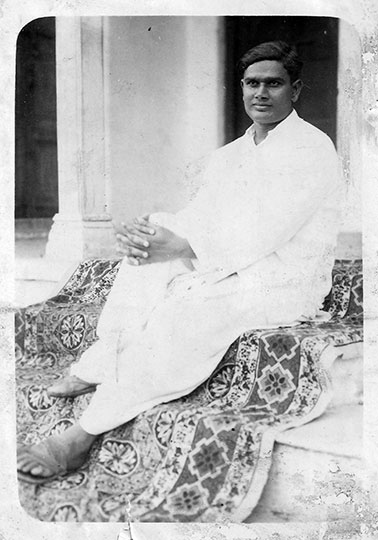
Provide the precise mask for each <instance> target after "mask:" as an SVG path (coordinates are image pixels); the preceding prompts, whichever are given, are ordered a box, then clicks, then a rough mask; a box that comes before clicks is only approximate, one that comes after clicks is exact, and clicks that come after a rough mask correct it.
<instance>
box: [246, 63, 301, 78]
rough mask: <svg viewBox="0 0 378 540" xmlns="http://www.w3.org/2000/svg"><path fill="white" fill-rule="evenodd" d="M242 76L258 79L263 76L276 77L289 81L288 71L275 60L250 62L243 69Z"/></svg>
mask: <svg viewBox="0 0 378 540" xmlns="http://www.w3.org/2000/svg"><path fill="white" fill-rule="evenodd" d="M244 78H245V79H246V78H253V79H259V80H260V79H265V78H269V79H271V78H274V79H276V78H277V79H283V80H285V81H290V77H289V74H288V72H287V71H286V69H285V68H284V67H283V64H282V63H281V62H278V61H277V60H261V61H260V62H255V63H254V64H251V65H250V66H248V67H247V69H246V70H245V72H244Z"/></svg>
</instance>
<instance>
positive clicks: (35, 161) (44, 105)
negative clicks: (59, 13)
mask: <svg viewBox="0 0 378 540" xmlns="http://www.w3.org/2000/svg"><path fill="white" fill-rule="evenodd" d="M16 62H17V63H16V96H15V98H16V119H15V125H16V148H15V152H16V163H15V191H16V193H15V198H16V209H15V215H16V218H49V217H52V216H53V215H54V214H55V213H56V212H57V211H58V171H57V142H56V139H57V137H56V74H55V19H54V18H53V17H47V18H43V19H36V20H34V21H32V22H31V23H29V24H28V25H26V26H25V27H24V28H23V29H22V30H21V32H20V34H19V36H18V41H17V54H16Z"/></svg>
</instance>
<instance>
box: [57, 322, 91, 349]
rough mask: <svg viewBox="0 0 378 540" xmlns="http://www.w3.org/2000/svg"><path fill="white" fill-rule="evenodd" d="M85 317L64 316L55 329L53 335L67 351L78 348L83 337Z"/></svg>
mask: <svg viewBox="0 0 378 540" xmlns="http://www.w3.org/2000/svg"><path fill="white" fill-rule="evenodd" d="M85 326H86V325H85V317H84V315H83V314H82V313H75V314H73V315H66V316H65V317H64V318H63V319H62V320H61V322H60V324H59V325H58V326H57V328H56V329H55V335H56V337H57V338H58V339H59V341H60V343H61V344H62V345H63V347H64V348H65V349H67V350H68V351H73V350H75V349H77V348H78V347H80V345H81V343H82V341H83V339H84V335H85Z"/></svg>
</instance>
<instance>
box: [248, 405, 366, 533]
mask: <svg viewBox="0 0 378 540" xmlns="http://www.w3.org/2000/svg"><path fill="white" fill-rule="evenodd" d="M362 409H363V408H362V406H361V405H351V406H349V407H348V406H344V407H341V408H339V409H335V410H333V411H328V412H327V413H325V414H324V415H323V416H322V417H320V418H319V419H317V420H314V421H313V422H311V423H310V424H307V425H305V426H302V427H300V428H295V429H292V430H289V431H287V432H285V433H282V434H280V435H279V437H278V438H277V442H276V443H275V446H274V450H273V461H272V466H271V469H270V471H269V476H268V480H267V482H266V484H265V487H264V489H263V492H262V495H261V498H260V500H259V502H258V504H257V506H256V507H255V509H254V511H253V512H252V514H251V515H250V516H249V517H248V518H247V520H246V522H247V523H257V522H286V521H290V522H322V521H323V522H326V521H328V522H329V521H343V522H345V523H350V524H351V525H353V523H355V522H356V508H355V504H354V494H357V493H358V491H359V490H360V489H361V487H362V481H363V466H362V427H363V421H362ZM252 496H253V495H252Z"/></svg>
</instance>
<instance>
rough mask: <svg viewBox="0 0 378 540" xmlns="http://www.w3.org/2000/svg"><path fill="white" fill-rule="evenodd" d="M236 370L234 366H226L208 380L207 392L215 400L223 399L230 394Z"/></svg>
mask: <svg viewBox="0 0 378 540" xmlns="http://www.w3.org/2000/svg"><path fill="white" fill-rule="evenodd" d="M234 369H235V366H234V364H225V365H224V366H222V367H221V368H220V369H218V370H217V371H216V372H215V373H214V375H213V376H212V377H211V378H210V379H209V380H208V382H207V391H208V393H209V394H210V396H211V397H212V398H213V399H217V398H222V397H224V396H225V395H227V394H228V392H229V391H230V388H231V383H232V377H233V375H234Z"/></svg>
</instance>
